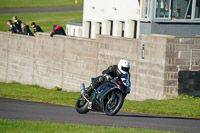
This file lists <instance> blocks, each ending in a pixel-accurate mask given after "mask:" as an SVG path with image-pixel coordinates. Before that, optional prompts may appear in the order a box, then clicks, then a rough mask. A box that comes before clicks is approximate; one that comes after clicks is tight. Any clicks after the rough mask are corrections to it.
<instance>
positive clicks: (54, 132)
mask: <svg viewBox="0 0 200 133" xmlns="http://www.w3.org/2000/svg"><path fill="white" fill-rule="evenodd" d="M0 132H1V133H81V132H84V133H176V132H170V131H160V130H149V129H137V128H116V127H108V126H89V125H82V124H68V123H56V122H39V121H18V120H7V119H0Z"/></svg>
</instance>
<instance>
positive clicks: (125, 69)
mask: <svg viewBox="0 0 200 133" xmlns="http://www.w3.org/2000/svg"><path fill="white" fill-rule="evenodd" d="M129 69H130V68H129V67H122V70H123V71H125V72H129Z"/></svg>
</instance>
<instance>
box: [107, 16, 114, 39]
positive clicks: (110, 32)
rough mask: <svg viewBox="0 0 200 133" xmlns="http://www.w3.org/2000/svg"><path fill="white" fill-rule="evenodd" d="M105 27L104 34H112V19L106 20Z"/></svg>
mask: <svg viewBox="0 0 200 133" xmlns="http://www.w3.org/2000/svg"><path fill="white" fill-rule="evenodd" d="M106 27H107V28H106V35H110V36H112V35H113V21H112V20H109V21H107V26H106Z"/></svg>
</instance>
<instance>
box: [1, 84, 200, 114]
mask: <svg viewBox="0 0 200 133" xmlns="http://www.w3.org/2000/svg"><path fill="white" fill-rule="evenodd" d="M79 94H80V93H79V92H66V91H54V90H49V89H45V88H42V87H39V86H37V85H22V84H19V83H4V82H0V96H1V97H10V98H17V99H25V100H32V101H40V102H48V103H55V104H62V105H73V106H74V105H75V103H76V100H77V98H78V96H79ZM122 110H123V111H131V112H141V113H153V114H164V115H175V116H185V117H196V118H200V98H194V97H190V96H187V95H181V96H179V97H178V98H177V99H170V100H145V101H130V100H125V102H124V105H123V107H122Z"/></svg>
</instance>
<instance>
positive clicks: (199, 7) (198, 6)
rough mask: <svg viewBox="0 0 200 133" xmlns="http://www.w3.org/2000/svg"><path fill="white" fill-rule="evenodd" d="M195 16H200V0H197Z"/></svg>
mask: <svg viewBox="0 0 200 133" xmlns="http://www.w3.org/2000/svg"><path fill="white" fill-rule="evenodd" d="M195 18H200V1H199V0H196V6H195Z"/></svg>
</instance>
